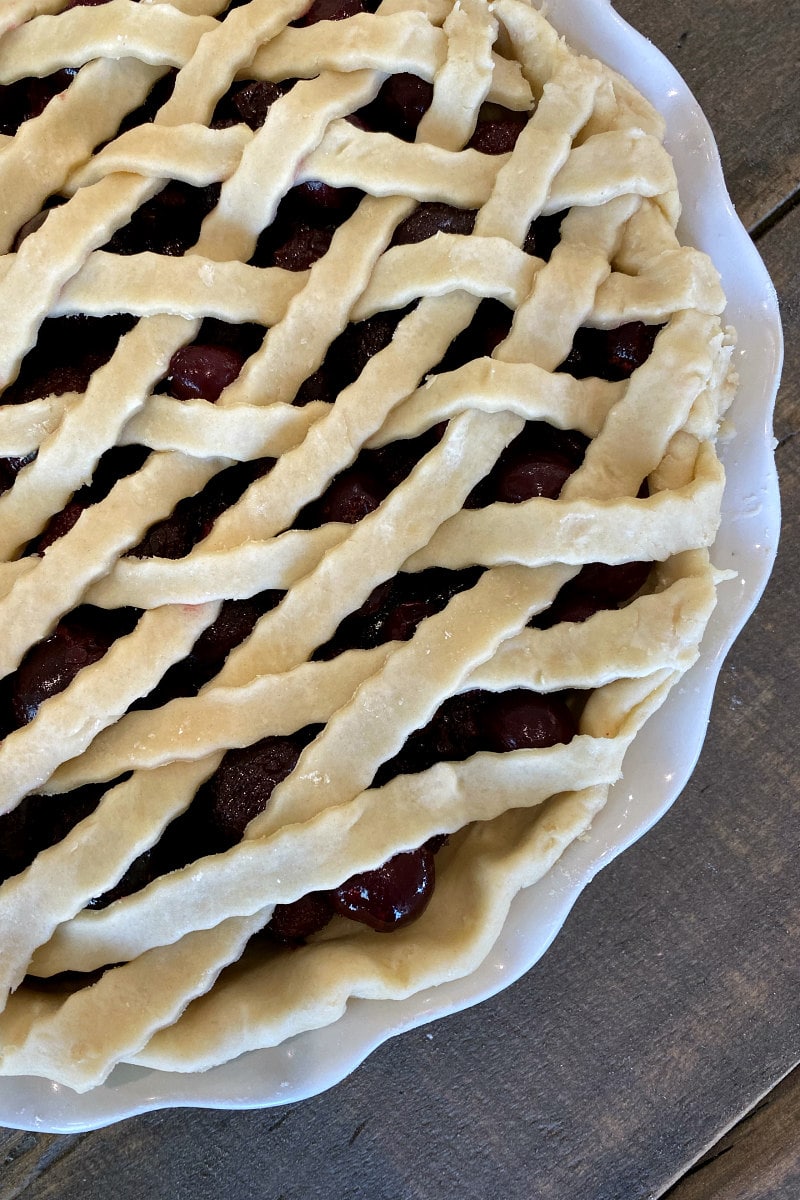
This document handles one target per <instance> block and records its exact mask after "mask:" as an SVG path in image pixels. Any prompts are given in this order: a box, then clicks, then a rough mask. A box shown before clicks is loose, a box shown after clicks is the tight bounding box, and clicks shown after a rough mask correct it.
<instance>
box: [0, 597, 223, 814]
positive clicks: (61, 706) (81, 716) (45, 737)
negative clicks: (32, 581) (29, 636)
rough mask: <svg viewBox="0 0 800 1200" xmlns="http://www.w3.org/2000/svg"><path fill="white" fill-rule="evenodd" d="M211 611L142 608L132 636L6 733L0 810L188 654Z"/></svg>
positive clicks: (0, 748) (0, 749) (1, 748)
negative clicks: (159, 611)
mask: <svg viewBox="0 0 800 1200" xmlns="http://www.w3.org/2000/svg"><path fill="white" fill-rule="evenodd" d="M218 611H219V606H218V605H217V604H210V605H202V606H198V607H197V608H188V607H185V608H178V607H177V606H176V607H175V608H171V609H170V610H168V612H166V613H164V614H162V615H160V617H157V616H156V614H155V613H145V614H144V616H143V617H142V618H141V619H140V621H139V622H138V624H137V626H136V628H135V629H134V631H133V632H132V633H129V634H128V635H127V636H125V637H121V638H118V639H117V640H116V641H115V642H114V643H113V645H112V646H111V647H110V649H109V650H108V651H107V652H106V653H105V654H104V655H103V657H102V658H101V659H100V660H99V661H98V662H95V663H92V664H91V665H90V666H87V667H84V668H83V669H82V670H80V671H79V672H78V674H77V675H76V676H75V678H74V679H73V680H72V682H71V683H70V684H69V686H68V687H67V688H66V689H65V690H64V691H62V692H59V693H58V694H57V695H55V696H52V697H50V698H49V699H48V700H45V701H44V702H43V703H42V704H41V706H40V707H39V709H38V711H37V713H36V716H35V717H34V718H33V720H32V721H30V722H29V723H28V724H27V725H23V726H22V727H21V728H20V729H16V730H14V732H13V733H9V734H8V736H7V737H6V738H4V739H3V741H2V742H0V813H2V812H8V810H9V809H10V808H13V807H14V806H15V805H16V803H17V802H18V801H19V800H21V799H22V797H23V796H25V795H26V794H27V793H29V792H33V791H35V790H36V789H37V788H38V787H39V786H40V785H41V784H43V783H44V782H45V781H46V780H47V779H48V778H49V777H50V775H51V774H52V773H53V771H54V770H55V769H56V767H57V766H58V765H59V763H61V762H63V761H64V759H65V758H74V757H75V756H76V755H78V754H80V753H81V752H82V751H83V750H85V749H86V747H87V746H88V745H89V744H90V742H91V741H92V739H93V738H94V737H95V736H96V735H97V734H98V733H99V732H100V731H101V730H102V729H106V728H107V727H108V726H109V725H112V724H113V723H114V722H115V721H117V720H118V719H119V718H120V717H121V716H122V715H123V713H125V712H126V710H127V709H128V708H129V707H130V705H131V704H133V703H134V701H136V700H138V699H139V697H140V696H146V695H147V693H148V692H149V691H152V689H153V688H154V687H155V686H156V684H157V683H158V682H159V680H160V679H161V677H162V675H163V674H164V672H165V671H166V670H167V668H168V667H170V666H171V665H172V664H173V663H174V662H178V661H179V660H180V659H182V658H184V657H185V656H186V655H187V654H188V653H189V651H190V650H191V648H192V645H193V643H194V641H195V640H196V638H197V637H199V635H200V634H201V633H202V631H203V630H204V629H205V628H206V626H207V625H209V624H210V622H211V621H213V620H214V618H215V617H216V615H217V613H218ZM154 629H155V631H157V635H158V636H157V637H155V638H154V637H153V632H154ZM164 635H166V636H164ZM162 638H163V640H162Z"/></svg>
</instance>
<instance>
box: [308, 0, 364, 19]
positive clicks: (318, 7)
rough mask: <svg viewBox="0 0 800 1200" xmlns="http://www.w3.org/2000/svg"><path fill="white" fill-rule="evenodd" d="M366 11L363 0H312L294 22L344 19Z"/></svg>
mask: <svg viewBox="0 0 800 1200" xmlns="http://www.w3.org/2000/svg"><path fill="white" fill-rule="evenodd" d="M365 11H366V6H365V4H364V0H314V3H313V4H312V5H311V7H310V8H309V9H308V11H307V12H306V13H304V15H303V16H302V17H300V18H299V19H298V20H297V21H296V22H295V24H297V25H316V23H317V21H345V20H346V19H347V18H348V17H354V16H356V14H357V13H362V12H365Z"/></svg>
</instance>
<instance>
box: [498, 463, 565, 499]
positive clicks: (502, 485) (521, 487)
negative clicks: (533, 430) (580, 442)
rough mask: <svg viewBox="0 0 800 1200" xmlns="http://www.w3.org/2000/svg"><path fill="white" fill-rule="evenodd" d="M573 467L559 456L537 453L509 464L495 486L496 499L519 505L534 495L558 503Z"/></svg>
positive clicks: (502, 471)
mask: <svg viewBox="0 0 800 1200" xmlns="http://www.w3.org/2000/svg"><path fill="white" fill-rule="evenodd" d="M574 469H575V468H574V465H573V464H572V463H571V462H570V461H569V459H568V458H565V457H564V456H563V455H561V454H555V453H550V454H548V453H546V452H544V451H542V452H540V453H539V454H538V455H535V456H531V457H528V458H520V459H517V461H515V462H510V463H508V464H507V465H506V466H505V467H504V468H503V469H502V470H501V473H500V476H499V478H498V480H497V484H496V498H497V499H498V500H502V501H504V502H505V503H507V504H519V503H521V502H522V501H523V500H531V499H533V498H534V497H536V496H544V497H547V498H548V499H550V500H557V499H558V496H559V495H560V493H561V489H562V487H563V486H564V484H565V482H566V481H567V479H569V477H570V475H571V474H572V472H573V471H574Z"/></svg>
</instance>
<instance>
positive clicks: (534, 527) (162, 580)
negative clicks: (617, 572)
mask: <svg viewBox="0 0 800 1200" xmlns="http://www.w3.org/2000/svg"><path fill="white" fill-rule="evenodd" d="M723 486H724V473H723V471H722V468H721V467H720V465H719V462H718V460H717V459H716V457H715V455H714V454H713V452H712V451H709V450H708V449H705V450H703V452H702V453H701V455H700V460H699V462H698V468H697V474H696V476H695V477H694V478H693V479H691V480H690V482H689V483H687V484H685V485H683V486H682V487H680V488H675V489H672V490H670V491H665V492H661V493H658V494H656V495H653V496H651V497H649V498H647V499H620V500H604V501H591V500H573V501H567V500H548V499H545V498H536V499H533V500H527V501H524V502H523V503H521V504H499V503H498V504H493V505H490V506H489V507H488V508H483V509H459V510H458V511H457V512H455V514H454V515H453V516H452V517H450V518H449V519H445V520H444V523H443V524H442V525H441V526H440V527H439V528H438V530H436V531H435V532H433V533H432V534H431V536H430V538H429V540H428V541H427V542H426V543H425V544H424V545H423V546H422V548H421V549H420V550H417V551H414V550H411V551H410V552H409V553H408V554H407V555H406V557H405V559H403V560H401V561H400V562H399V564H398V565H399V566H402V567H403V568H404V569H405V570H408V571H421V570H425V569H427V568H428V567H434V566H440V567H447V568H448V569H450V570H460V569H462V568H464V567H470V566H475V565H481V566H486V567H489V566H500V565H502V564H504V563H520V564H522V565H524V566H528V567H535V566H547V565H548V564H549V563H550V562H552V561H553V551H552V547H553V544H554V543H553V542H552V541H551V539H552V538H556V539H558V540H557V542H556V544H561V543H563V544H564V547H565V549H564V551H563V552H562V554H561V555H560V559H561V561H563V562H568V563H570V564H572V565H574V566H582V565H583V564H585V563H590V562H607V563H622V562H629V561H630V560H631V556H634V557H635V558H637V559H640V560H642V561H662V560H663V559H665V558H667V557H668V556H669V555H671V554H677V553H679V552H680V551H681V550H685V549H688V548H689V547H690V546H692V545H700V546H708V545H710V544H711V541H712V540H713V537H714V534H715V533H716V529H717V526H718V524H719V502H720V497H721V495H722V489H723ZM398 490H399V489H396V491H398ZM403 499H404V501H405V504H406V507H407V510H408V511H409V512H410V511H413V509H414V505H415V502H416V501H415V496H414V495H411V494H406V493H404V495H403ZM398 506H399V499H398ZM386 515H387V514H386V510H385V509H382V510H381V513H380V517H376V519H375V523H377V522H378V521H379V520H380V519H382V518H383V517H384V516H386ZM368 528H369V527H368ZM408 532H409V533H410V532H411V531H410V530H409V531H408ZM366 539H367V533H366V531H364V532H363V533H362V534H361V536H360V539H359V542H364V541H366ZM348 540H349V541H350V542H351V543H352V540H353V533H352V526H347V525H343V524H340V523H333V522H331V523H328V524H326V525H323V526H321V527H319V528H317V529H310V530H288V531H287V532H286V533H282V534H279V535H278V536H277V537H275V538H271V539H269V540H267V541H263V542H262V541H251V542H245V543H244V544H243V545H242V546H239V547H236V548H234V549H231V550H214V551H206V552H204V551H203V550H195V551H194V552H192V553H190V554H189V555H187V556H186V557H185V558H182V559H178V560H174V559H159V558H151V559H135V558H123V559H120V560H119V561H118V562H117V563H116V564H115V566H114V567H113V568H112V569H111V570H110V571H109V572H108V574H107V575H106V576H105V578H104V579H101V580H99V581H98V582H97V583H96V584H94V585H93V586H92V587H91V589H90V590H89V591H88V592H87V594H86V601H87V602H88V603H92V604H98V605H100V606H101V607H104V608H116V607H119V606H121V605H125V604H128V605H132V606H133V607H136V608H150V609H152V608H158V607H160V606H161V605H164V604H204V603H206V602H207V601H209V600H219V599H225V598H226V597H230V598H236V599H244V598H248V597H250V596H254V595H256V594H257V593H258V592H261V591H264V590H265V589H267V588H270V589H275V590H278V591H286V590H288V589H289V588H292V587H294V586H296V585H301V581H303V579H304V577H305V576H307V575H309V574H310V573H311V572H312V571H315V570H316V569H317V568H322V560H323V558H324V556H325V555H326V554H329V553H331V552H332V551H334V550H336V549H339V550H340V554H341V556H342V558H343V557H344V556H345V555H348V554H356V557H357V559H358V560H359V561H361V560H362V559H366V558H367V557H368V552H367V551H366V549H365V550H364V551H363V553H362V552H361V551H358V552H357V551H356V547H355V546H352V545H351V547H350V548H349V549H348V547H347V545H346V543H347V542H348ZM408 545H409V543H408V542H406V543H405V544H404V549H406V550H407V549H408ZM372 568H373V569H372V571H371V572H370V575H369V577H365V580H364V582H363V584H359V587H358V590H357V591H352V592H351V593H350V594H349V595H348V596H347V597H346V598H345V597H342V598H341V599H340V602H339V604H338V605H337V606H336V609H335V615H334V616H332V617H330V618H326V621H327V622H328V623H327V624H326V626H325V628H324V630H322V632H317V631H315V632H314V634H313V635H312V634H311V633H310V630H309V637H312V636H313V638H314V639H316V638H320V639H322V640H324V638H325V637H326V636H330V633H329V632H328V626H329V624H330V622H331V621H336V622H337V623H338V620H340V619H341V617H343V616H345V615H346V612H345V611H344V610H345V607H347V610H348V611H352V609H351V606H353V607H358V603H359V600H358V597H359V596H361V593H362V592H364V591H365V590H366V592H367V593H368V592H369V591H370V590H371V589H372V587H373V586H375V585H377V583H380V582H382V580H381V579H379V578H378V573H379V571H380V573H383V571H382V570H381V569H380V568H379V566H378V561H377V559H373V560H372ZM340 569H341V570H347V568H346V567H342V568H340ZM318 578H319V576H316V577H315V578H314V579H313V580H309V581H308V582H307V583H302V591H303V592H305V591H308V590H310V589H312V588H314V589H316V588H318V587H319V583H318ZM364 598H365V597H364V596H362V599H364ZM300 603H302V597H301V596H300V595H298V598H297V599H296V600H294V601H293V602H292V604H291V607H294V606H295V605H298V604H300ZM320 615H321V614H320ZM287 620H290V618H289V617H288V616H286V615H284V616H283V617H282V618H281V622H280V623H281V624H282V623H283V622H284V621H287ZM274 623H276V624H277V622H274ZM321 628H322V627H321ZM264 632H266V631H264ZM262 636H264V635H262ZM273 636H274V637H276V638H279V637H280V634H278V633H275V634H274V635H273ZM318 644H321V641H320V642H319V643H318ZM266 669H270V670H272V669H273V668H271V667H269V666H267V668H266Z"/></svg>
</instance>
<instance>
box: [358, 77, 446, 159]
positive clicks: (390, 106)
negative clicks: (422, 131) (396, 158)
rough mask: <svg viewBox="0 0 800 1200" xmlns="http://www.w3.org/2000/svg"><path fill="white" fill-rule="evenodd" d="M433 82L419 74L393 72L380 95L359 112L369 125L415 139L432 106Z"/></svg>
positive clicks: (370, 127) (409, 139)
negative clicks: (418, 127) (396, 73)
mask: <svg viewBox="0 0 800 1200" xmlns="http://www.w3.org/2000/svg"><path fill="white" fill-rule="evenodd" d="M432 99H433V84H431V83H428V82H427V80H425V79H420V78H419V76H417V75H409V74H408V73H407V72H401V73H400V74H398V75H390V76H389V78H388V79H387V80H386V82H385V83H384V85H383V87H382V88H381V90H380V91H379V92H378V95H377V96H376V97H375V99H374V100H373V101H372V103H371V104H368V105H367V106H366V108H363V109H361V110H360V112H359V114H358V116H359V117H360V118H361V120H362V121H363V122H364V124H365V125H366V127H367V128H368V129H373V130H379V131H383V132H386V133H393V134H394V136H395V137H398V138H402V140H403V141H405V142H413V140H414V136H415V134H416V132H417V126H418V125H419V123H420V121H421V120H422V118H423V116H424V115H425V113H426V112H427V110H428V109H429V108H430V104H431V100H432Z"/></svg>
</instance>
